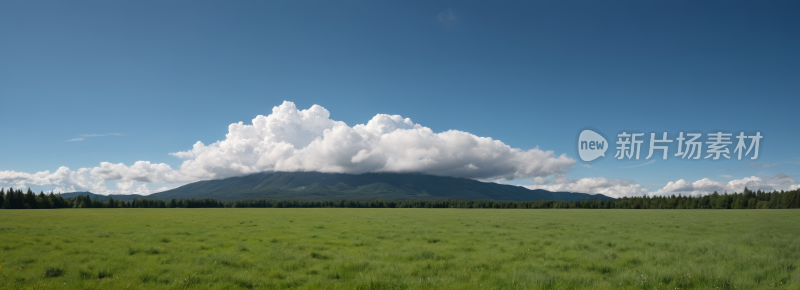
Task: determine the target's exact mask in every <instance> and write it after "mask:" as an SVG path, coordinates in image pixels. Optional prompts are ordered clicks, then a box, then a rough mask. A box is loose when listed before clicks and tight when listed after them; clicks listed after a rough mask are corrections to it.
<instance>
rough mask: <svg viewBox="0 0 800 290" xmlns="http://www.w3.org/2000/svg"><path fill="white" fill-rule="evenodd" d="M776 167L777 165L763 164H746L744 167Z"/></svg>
mask: <svg viewBox="0 0 800 290" xmlns="http://www.w3.org/2000/svg"><path fill="white" fill-rule="evenodd" d="M775 165H778V163H773V164H763V163H746V164H745V165H744V166H752V167H772V166H775Z"/></svg>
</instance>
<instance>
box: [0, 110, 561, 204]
mask: <svg viewBox="0 0 800 290" xmlns="http://www.w3.org/2000/svg"><path fill="white" fill-rule="evenodd" d="M170 154H171V155H174V156H176V157H179V158H181V159H184V162H183V164H182V165H181V167H180V168H179V169H177V170H176V169H173V168H171V167H170V166H169V165H167V164H164V163H159V164H152V163H150V162H148V161H137V162H136V163H134V164H133V165H130V166H127V165H124V164H121V163H119V164H113V163H108V162H101V163H100V165H99V166H97V167H94V168H80V169H78V170H75V171H73V170H70V169H69V168H67V167H61V168H59V169H58V170H57V171H56V172H53V173H50V172H49V171H43V172H37V173H33V174H31V173H24V172H15V171H2V172H0V186H3V187H7V186H15V187H24V186H30V185H39V186H55V187H57V188H59V189H62V190H64V191H67V190H70V189H72V190H92V191H93V192H95V193H117V194H120V193H121V194H129V193H145V191H149V190H148V189H147V187H146V185H145V184H147V183H186V182H193V181H197V180H203V179H216V178H225V177H231V176H237V175H244V174H249V173H255V172H263V171H318V172H329V173H331V172H333V173H356V174H357V173H365V172H420V173H426V174H432V175H441V176H452V177H464V178H473V179H483V180H513V179H525V178H534V177H545V176H550V175H554V174H564V173H567V172H569V171H570V170H571V169H572V166H573V164H574V163H575V160H574V159H571V158H569V157H567V156H566V155H565V154H561V155H556V154H555V153H554V152H553V151H543V150H540V149H538V148H534V149H530V150H522V149H518V148H512V147H510V146H508V145H506V144H504V143H503V142H501V141H499V140H494V139H492V138H489V137H479V136H475V135H473V134H470V133H468V132H463V131H458V130H449V131H445V132H439V133H435V132H433V131H432V130H431V129H430V128H427V127H423V126H421V125H419V124H414V123H413V122H412V121H411V119H408V118H402V117H401V116H399V115H384V114H378V115H376V116H375V117H373V118H372V119H371V120H369V121H368V122H367V123H366V124H359V125H355V126H353V127H350V126H348V125H347V124H345V123H344V122H341V121H335V120H332V119H330V112H328V110H326V109H325V108H323V107H321V106H319V105H314V106H312V107H311V108H309V109H306V110H298V109H297V108H296V106H295V105H294V103H291V102H284V103H283V104H281V105H280V106H277V107H274V108H273V109H272V114H270V115H267V116H263V115H259V116H257V117H256V118H255V119H253V121H252V124H250V125H248V124H244V123H242V122H239V123H234V124H231V125H230V126H228V134H227V135H226V138H225V140H221V141H217V142H215V143H212V144H209V145H205V144H203V143H201V142H197V143H195V144H194V145H193V146H192V148H191V149H189V150H187V151H181V152H176V153H170ZM105 181H117V184H116V187H117V189H116V190H111V189H108V188H106V186H105Z"/></svg>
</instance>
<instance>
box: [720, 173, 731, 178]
mask: <svg viewBox="0 0 800 290" xmlns="http://www.w3.org/2000/svg"><path fill="white" fill-rule="evenodd" d="M719 177H725V178H733V176H730V175H727V174H721V175H720V176H719Z"/></svg>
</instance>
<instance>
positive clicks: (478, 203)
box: [0, 188, 800, 209]
mask: <svg viewBox="0 0 800 290" xmlns="http://www.w3.org/2000/svg"><path fill="white" fill-rule="evenodd" d="M236 207H254V208H498V209H549V208H554V209H570V208H576V209H580V208H585V209H790V208H800V190H792V191H772V192H765V191H761V190H757V191H752V190H749V189H747V188H745V189H744V191H743V192H741V193H733V194H727V193H723V194H719V193H717V192H714V193H712V194H709V195H705V196H684V195H677V196H676V195H670V196H643V197H623V198H619V199H615V200H609V201H602V200H584V201H561V200H538V201H512V202H498V201H488V200H345V199H342V200H328V201H319V200H274V199H253V200H238V201H233V202H222V201H219V200H216V199H211V198H202V199H201V198H188V199H180V200H176V199H170V200H168V201H164V200H158V199H148V198H140V199H135V200H133V201H123V200H114V199H113V198H111V197H109V199H108V200H107V201H101V200H98V199H94V200H92V199H90V198H89V196H88V195H87V196H82V195H79V196H76V197H71V198H66V199H65V198H63V197H61V195H59V194H55V193H53V192H50V193H49V194H45V193H44V192H40V193H39V194H38V195H37V194H35V193H34V192H33V191H32V190H31V189H30V188H28V191H27V192H26V193H23V192H22V190H19V189H18V190H14V189H13V188H9V189H8V190H5V189H0V208H2V209H53V208H236Z"/></svg>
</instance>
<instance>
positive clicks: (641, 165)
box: [620, 160, 656, 168]
mask: <svg viewBox="0 0 800 290" xmlns="http://www.w3.org/2000/svg"><path fill="white" fill-rule="evenodd" d="M653 162H656V161H655V160H651V161H650V162H647V163H645V164H639V165H634V166H627V167H620V168H633V167H639V166H645V165H647V164H652V163H653Z"/></svg>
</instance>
